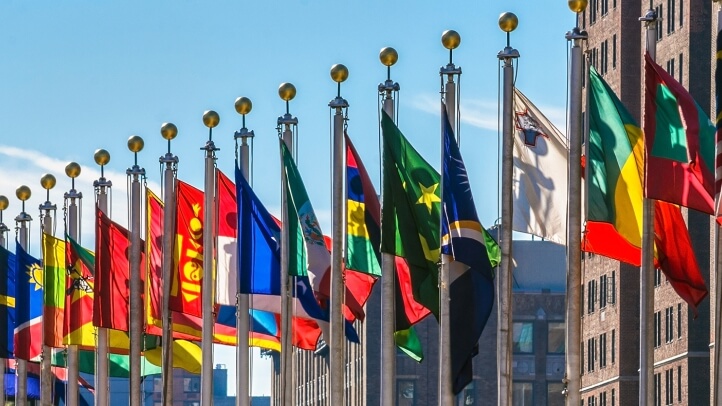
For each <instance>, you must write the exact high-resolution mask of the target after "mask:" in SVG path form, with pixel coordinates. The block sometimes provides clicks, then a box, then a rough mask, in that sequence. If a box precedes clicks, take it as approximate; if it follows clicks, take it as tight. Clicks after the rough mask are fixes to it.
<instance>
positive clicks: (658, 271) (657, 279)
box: [654, 268, 662, 288]
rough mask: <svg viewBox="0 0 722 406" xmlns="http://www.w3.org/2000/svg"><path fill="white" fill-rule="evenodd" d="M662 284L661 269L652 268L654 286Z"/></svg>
mask: <svg viewBox="0 0 722 406" xmlns="http://www.w3.org/2000/svg"><path fill="white" fill-rule="evenodd" d="M661 284H662V270H661V269H659V268H657V269H655V270H654V287H655V288H656V287H658V286H659V285H661Z"/></svg>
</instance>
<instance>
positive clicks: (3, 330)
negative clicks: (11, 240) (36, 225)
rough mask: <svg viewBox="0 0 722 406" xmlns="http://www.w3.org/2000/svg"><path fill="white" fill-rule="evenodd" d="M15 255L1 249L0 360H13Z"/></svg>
mask: <svg viewBox="0 0 722 406" xmlns="http://www.w3.org/2000/svg"><path fill="white" fill-rule="evenodd" d="M15 262H16V260H15V254H13V253H12V252H10V251H8V250H6V249H5V248H3V247H0V321H2V322H0V358H13V336H14V335H15V332H14V330H15Z"/></svg>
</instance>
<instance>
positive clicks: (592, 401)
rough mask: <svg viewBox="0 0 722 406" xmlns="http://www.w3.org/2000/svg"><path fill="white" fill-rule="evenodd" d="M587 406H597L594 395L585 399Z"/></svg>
mask: <svg viewBox="0 0 722 406" xmlns="http://www.w3.org/2000/svg"><path fill="white" fill-rule="evenodd" d="M587 406H597V398H595V397H594V395H592V396H590V397H588V398H587Z"/></svg>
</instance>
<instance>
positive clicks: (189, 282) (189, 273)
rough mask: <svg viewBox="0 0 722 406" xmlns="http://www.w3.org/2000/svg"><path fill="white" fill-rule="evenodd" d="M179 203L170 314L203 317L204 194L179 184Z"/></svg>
mask: <svg viewBox="0 0 722 406" xmlns="http://www.w3.org/2000/svg"><path fill="white" fill-rule="evenodd" d="M176 185H177V188H176V191H177V202H176V209H177V210H176V241H175V253H174V256H175V264H176V265H177V266H176V267H175V269H177V272H173V281H172V284H171V293H170V308H171V310H174V311H177V312H181V313H185V314H190V315H193V316H198V317H201V316H202V314H203V312H202V306H201V303H202V301H201V285H202V280H203V254H204V249H203V232H204V230H205V227H204V224H203V192H201V191H200V190H198V189H196V188H194V187H193V186H191V185H189V184H187V183H185V182H182V181H180V180H179V181H178V182H177V183H176Z"/></svg>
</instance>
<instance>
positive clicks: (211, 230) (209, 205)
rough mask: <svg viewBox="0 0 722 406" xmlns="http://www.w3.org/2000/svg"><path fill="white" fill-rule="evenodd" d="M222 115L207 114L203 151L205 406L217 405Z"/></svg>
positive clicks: (210, 111)
mask: <svg viewBox="0 0 722 406" xmlns="http://www.w3.org/2000/svg"><path fill="white" fill-rule="evenodd" d="M219 121H220V117H219V116H218V113H216V112H215V111H213V110H207V111H205V112H204V113H203V125H205V126H206V127H208V141H206V145H205V146H204V147H202V148H201V150H204V151H206V158H205V182H204V185H205V188H204V202H203V286H202V289H203V290H202V295H201V298H202V300H203V303H202V314H203V334H202V362H201V406H211V405H213V324H214V318H215V317H214V314H213V299H214V296H215V295H214V294H213V292H214V291H213V289H214V287H215V286H214V285H215V283H214V273H215V269H214V265H215V260H214V259H215V258H214V257H215V255H214V249H213V239H214V237H215V219H216V216H215V214H216V213H215V212H216V204H215V192H216V151H218V150H219V148H216V144H214V143H213V128H214V127H215V126H217V125H218V122H219Z"/></svg>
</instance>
